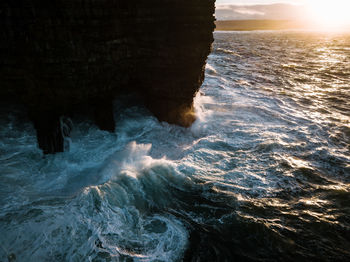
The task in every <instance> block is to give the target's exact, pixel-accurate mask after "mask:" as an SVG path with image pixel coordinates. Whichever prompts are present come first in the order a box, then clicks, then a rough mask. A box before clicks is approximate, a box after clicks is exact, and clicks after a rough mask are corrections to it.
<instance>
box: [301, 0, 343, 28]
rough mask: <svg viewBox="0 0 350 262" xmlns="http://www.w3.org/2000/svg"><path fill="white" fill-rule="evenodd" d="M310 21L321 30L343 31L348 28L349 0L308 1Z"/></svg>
mask: <svg viewBox="0 0 350 262" xmlns="http://www.w3.org/2000/svg"><path fill="white" fill-rule="evenodd" d="M308 8H309V9H310V13H311V21H312V23H313V24H314V25H315V26H321V29H322V30H343V29H346V28H348V27H349V26H350V15H349V12H350V1H349V0H309V1H308Z"/></svg>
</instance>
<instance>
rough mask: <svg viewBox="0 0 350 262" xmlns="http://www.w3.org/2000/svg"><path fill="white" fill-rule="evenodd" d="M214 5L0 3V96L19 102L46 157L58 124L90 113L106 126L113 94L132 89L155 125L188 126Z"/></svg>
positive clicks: (186, 0)
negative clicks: (85, 110) (157, 121)
mask: <svg viewBox="0 0 350 262" xmlns="http://www.w3.org/2000/svg"><path fill="white" fill-rule="evenodd" d="M214 6H215V0H148V1H145V0H127V1H121V0H90V1H86V0H50V1H45V0H16V1H13V0H2V1H0V26H1V32H0V85H1V87H0V95H1V96H2V97H17V98H20V100H21V101H22V102H23V103H25V104H26V105H27V107H28V110H29V111H30V116H31V118H32V120H33V122H34V124H35V128H36V129H37V134H38V143H39V146H40V148H42V149H43V150H44V152H45V153H52V152H59V151H62V150H63V145H62V143H63V142H62V141H63V140H62V138H61V135H59V134H58V133H57V132H58V130H60V129H61V128H60V126H59V125H60V124H59V121H58V120H57V119H59V118H60V116H62V115H69V114H72V113H74V112H75V111H79V110H80V109H81V108H91V110H92V111H93V112H94V118H95V122H96V124H97V125H98V126H99V127H100V128H101V129H104V130H109V131H111V130H113V129H114V125H115V124H114V118H113V112H112V100H111V99H113V97H115V96H117V95H118V94H119V93H122V92H123V93H125V92H138V93H140V94H141V95H142V96H143V98H144V102H145V105H146V106H147V107H148V108H149V110H150V111H151V112H153V113H154V114H155V115H156V116H157V117H158V118H159V119H160V120H162V121H168V122H170V123H175V124H179V125H183V126H189V125H190V124H191V123H192V122H193V121H194V119H195V117H194V114H193V105H192V104H193V97H194V95H195V93H196V92H197V91H198V89H199V87H200V85H201V84H202V82H203V79H204V66H205V61H206V58H207V56H208V54H209V52H210V48H211V44H212V42H213V35H212V32H213V30H214V16H213V14H214V9H215V7H214Z"/></svg>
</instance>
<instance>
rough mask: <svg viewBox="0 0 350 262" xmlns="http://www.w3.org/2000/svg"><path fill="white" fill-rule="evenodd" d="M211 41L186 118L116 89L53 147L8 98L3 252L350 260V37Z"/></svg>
mask: <svg viewBox="0 0 350 262" xmlns="http://www.w3.org/2000/svg"><path fill="white" fill-rule="evenodd" d="M215 39H216V40H215V44H214V50H213V53H212V54H211V56H210V57H209V60H208V66H207V76H206V81H205V83H204V85H203V87H202V89H201V91H200V94H199V95H198V96H197V98H196V102H195V103H196V108H197V111H198V116H199V118H198V120H197V122H196V123H195V124H194V125H193V126H192V127H191V128H190V129H184V128H181V127H177V126H172V125H168V124H166V123H159V122H158V121H157V120H156V119H155V118H154V117H152V116H151V115H150V114H149V113H148V112H147V111H146V110H145V109H144V108H142V107H138V106H130V105H129V106H127V107H126V106H123V105H122V104H121V102H120V101H119V102H118V101H116V108H115V110H116V118H117V128H116V132H115V134H109V133H106V132H102V131H99V130H97V128H96V127H95V126H94V125H92V124H91V123H89V122H83V121H80V120H79V119H74V126H75V127H74V131H73V134H72V138H71V139H72V142H71V149H70V151H69V152H66V153H62V154H57V155H55V156H46V157H43V156H42V154H41V152H40V151H39V150H38V149H37V148H36V140H35V131H34V129H33V126H32V125H31V123H30V122H28V121H27V120H26V118H25V116H24V115H23V113H22V111H21V110H20V109H18V108H11V107H10V108H9V107H2V109H1V110H2V113H1V114H2V116H1V120H0V185H1V187H0V261H7V260H8V258H9V260H11V261H14V260H16V261H182V260H185V261H347V260H350V35H330V34H320V33H306V32H304V33H303V32H275V33H272V32H248V33H221V32H217V33H215ZM124 100H125V99H123V101H124Z"/></svg>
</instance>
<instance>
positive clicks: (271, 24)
mask: <svg viewBox="0 0 350 262" xmlns="http://www.w3.org/2000/svg"><path fill="white" fill-rule="evenodd" d="M215 24H216V30H217V31H254V30H290V29H306V27H305V25H304V23H303V22H301V21H294V20H221V21H216V22H215Z"/></svg>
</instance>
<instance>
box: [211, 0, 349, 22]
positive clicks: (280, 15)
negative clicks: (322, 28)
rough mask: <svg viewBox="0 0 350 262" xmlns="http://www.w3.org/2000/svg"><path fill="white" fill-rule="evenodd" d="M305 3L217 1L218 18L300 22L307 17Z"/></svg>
mask: <svg viewBox="0 0 350 262" xmlns="http://www.w3.org/2000/svg"><path fill="white" fill-rule="evenodd" d="M349 1H350V0H349ZM303 3H305V0H276V1H275V0H217V1H216V18H217V20H244V19H275V20H285V19H286V20H300V19H302V18H303V17H305V12H304V10H303V9H304V8H303V5H302V4H303Z"/></svg>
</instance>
